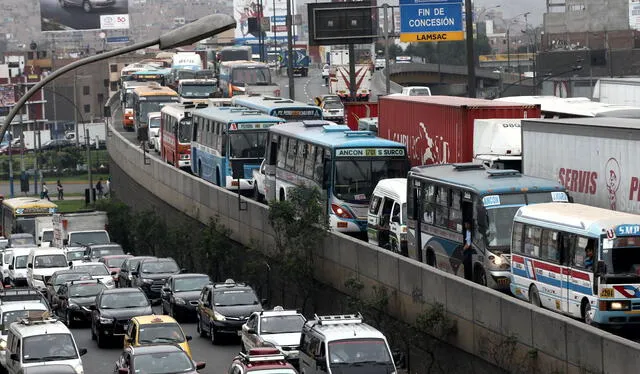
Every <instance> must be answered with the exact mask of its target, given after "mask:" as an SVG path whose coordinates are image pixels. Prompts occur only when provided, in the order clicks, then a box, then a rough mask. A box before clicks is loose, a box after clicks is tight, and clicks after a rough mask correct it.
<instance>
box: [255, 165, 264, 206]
mask: <svg viewBox="0 0 640 374" xmlns="http://www.w3.org/2000/svg"><path fill="white" fill-rule="evenodd" d="M252 173H253V198H254V199H255V200H256V201H258V202H262V201H263V200H264V195H265V192H264V182H265V180H264V177H265V174H264V160H262V163H261V164H260V167H259V168H258V169H253V172H252Z"/></svg>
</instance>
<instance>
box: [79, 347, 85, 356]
mask: <svg viewBox="0 0 640 374" xmlns="http://www.w3.org/2000/svg"><path fill="white" fill-rule="evenodd" d="M78 353H80V356H84V355H86V354H87V349H86V348H80V349H79V352H78Z"/></svg>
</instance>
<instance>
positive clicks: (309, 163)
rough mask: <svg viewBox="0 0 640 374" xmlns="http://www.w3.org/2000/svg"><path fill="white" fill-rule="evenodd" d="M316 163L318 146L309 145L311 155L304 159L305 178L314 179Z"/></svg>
mask: <svg viewBox="0 0 640 374" xmlns="http://www.w3.org/2000/svg"><path fill="white" fill-rule="evenodd" d="M315 162H316V146H315V145H311V144H310V145H309V153H308V154H307V157H305V159H304V176H305V177H307V178H311V179H313V166H314V165H315Z"/></svg>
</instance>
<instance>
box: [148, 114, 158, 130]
mask: <svg viewBox="0 0 640 374" xmlns="http://www.w3.org/2000/svg"><path fill="white" fill-rule="evenodd" d="M149 127H150V128H152V129H157V128H160V117H151V118H149Z"/></svg>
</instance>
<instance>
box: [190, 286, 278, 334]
mask: <svg viewBox="0 0 640 374" xmlns="http://www.w3.org/2000/svg"><path fill="white" fill-rule="evenodd" d="M266 302H267V301H266V300H262V303H261V302H260V301H258V297H257V296H256V293H255V291H254V290H253V288H251V287H250V286H248V285H246V284H245V283H236V282H234V281H233V279H227V280H226V281H225V282H224V283H215V284H210V285H207V286H204V288H203V289H202V292H201V293H200V298H199V299H198V307H197V312H196V316H197V318H198V322H197V325H196V330H197V331H198V333H199V334H200V336H202V337H204V336H207V335H208V336H209V337H210V338H211V342H212V343H214V344H217V342H218V337H219V336H220V334H231V335H238V332H239V331H240V330H241V329H242V325H244V324H245V322H247V320H248V319H249V316H250V315H251V314H252V313H253V312H260V311H262V304H266Z"/></svg>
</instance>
